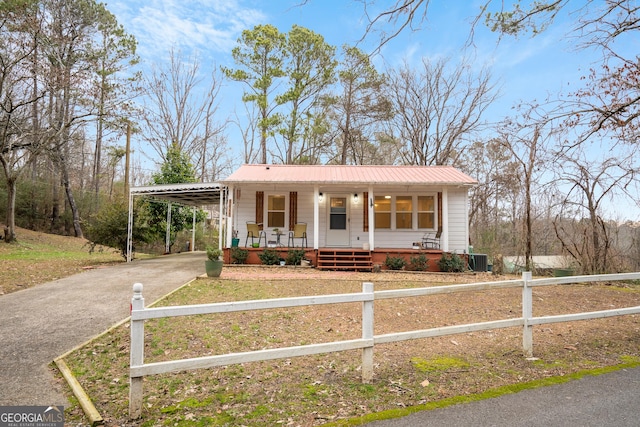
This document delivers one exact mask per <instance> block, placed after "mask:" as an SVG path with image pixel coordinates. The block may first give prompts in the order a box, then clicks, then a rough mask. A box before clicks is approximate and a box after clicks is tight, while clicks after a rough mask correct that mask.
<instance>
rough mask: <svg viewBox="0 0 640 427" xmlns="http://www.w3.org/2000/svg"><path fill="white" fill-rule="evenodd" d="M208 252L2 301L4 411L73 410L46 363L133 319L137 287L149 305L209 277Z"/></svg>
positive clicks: (105, 272)
mask: <svg viewBox="0 0 640 427" xmlns="http://www.w3.org/2000/svg"><path fill="white" fill-rule="evenodd" d="M205 259H206V254H205V253H204V252H186V253H182V254H174V255H166V256H162V257H158V258H153V259H148V260H138V261H133V262H131V263H129V264H119V265H115V266H111V267H104V268H96V269H93V270H88V271H85V272H83V273H81V274H77V275H75V276H71V277H67V278H65V279H60V280H56V281H53V282H49V283H45V284H42V285H39V286H36V287H33V288H29V289H25V290H23V291H18V292H14V293H11V294H7V295H2V296H0V405H64V406H68V402H67V399H66V398H65V397H64V395H63V393H62V391H61V386H60V385H59V384H57V383H56V381H55V379H54V377H53V375H52V374H51V372H50V370H49V367H48V365H49V364H50V363H51V362H52V361H53V359H55V358H56V357H58V356H60V355H61V354H63V353H65V352H67V351H69V350H71V349H73V348H74V347H76V346H78V345H80V344H82V343H84V342H85V341H87V340H88V339H90V338H92V337H94V336H96V335H98V334H100V333H101V332H103V331H105V330H106V329H108V328H109V327H111V326H112V325H114V324H116V323H118V322H119V321H121V320H123V319H125V318H126V317H127V316H129V304H130V302H131V296H132V295H133V291H132V287H133V284H134V283H136V282H140V283H142V284H143V285H144V297H145V303H146V304H147V305H148V304H150V303H152V302H153V301H155V300H156V299H158V298H160V297H161V296H163V295H165V294H167V293H168V292H170V291H172V290H174V289H176V288H178V287H179V286H181V285H183V284H185V283H187V282H188V281H190V280H192V279H194V278H195V277H197V276H198V275H201V274H204V272H205V270H204V261H205Z"/></svg>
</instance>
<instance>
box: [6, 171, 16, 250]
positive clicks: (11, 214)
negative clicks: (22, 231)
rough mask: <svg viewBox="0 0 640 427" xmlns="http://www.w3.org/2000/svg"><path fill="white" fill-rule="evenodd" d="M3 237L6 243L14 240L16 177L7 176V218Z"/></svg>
mask: <svg viewBox="0 0 640 427" xmlns="http://www.w3.org/2000/svg"><path fill="white" fill-rule="evenodd" d="M6 221H7V222H6V224H5V228H4V239H5V241H6V242H7V243H11V242H13V241H14V240H16V178H15V177H12V178H7V219H6Z"/></svg>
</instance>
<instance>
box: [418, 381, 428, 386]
mask: <svg viewBox="0 0 640 427" xmlns="http://www.w3.org/2000/svg"><path fill="white" fill-rule="evenodd" d="M429 384H430V382H429V380H424V381H422V382H421V383H420V385H421V386H422V387H427V386H428V385H429Z"/></svg>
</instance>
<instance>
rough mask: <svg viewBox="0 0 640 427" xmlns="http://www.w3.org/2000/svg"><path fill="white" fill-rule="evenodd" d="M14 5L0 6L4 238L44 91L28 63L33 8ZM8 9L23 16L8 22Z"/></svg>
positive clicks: (11, 233) (33, 146)
mask: <svg viewBox="0 0 640 427" xmlns="http://www.w3.org/2000/svg"><path fill="white" fill-rule="evenodd" d="M16 7H17V9H14V10H11V9H10V8H7V9H3V8H0V164H1V165H2V170H3V173H4V178H5V184H6V187H7V200H6V218H5V230H4V238H5V241H6V242H12V241H14V240H15V239H16V230H15V227H16V224H15V205H16V192H17V183H18V180H19V179H20V177H21V175H22V173H24V171H25V170H27V166H28V165H29V163H30V161H32V160H33V157H32V155H33V153H34V152H35V151H36V150H37V149H38V132H37V127H36V126H34V124H35V123H34V120H33V117H32V116H31V113H32V112H33V111H34V110H37V102H38V101H39V99H40V98H41V97H42V96H43V95H44V93H42V92H41V91H40V90H39V88H38V83H39V82H38V77H37V75H36V73H35V70H34V67H33V66H32V65H33V64H34V62H33V61H34V60H33V58H34V57H35V55H36V45H37V44H36V41H35V40H36V32H37V26H36V27H34V26H33V21H31V20H30V19H29V18H28V16H30V15H34V14H36V12H37V9H36V8H32V7H30V6H29V5H28V4H26V3H24V4H19V5H18V4H16ZM12 12H15V14H13V16H20V17H23V19H22V20H21V21H19V22H17V21H11V22H10V21H9V19H10V17H11V16H12ZM25 40H27V41H28V40H31V43H29V42H25Z"/></svg>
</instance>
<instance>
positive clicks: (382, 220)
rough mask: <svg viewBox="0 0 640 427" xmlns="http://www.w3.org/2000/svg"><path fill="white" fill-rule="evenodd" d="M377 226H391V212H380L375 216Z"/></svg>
mask: <svg viewBox="0 0 640 427" xmlns="http://www.w3.org/2000/svg"><path fill="white" fill-rule="evenodd" d="M375 223H376V228H391V213H378V212H376V216H375Z"/></svg>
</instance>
